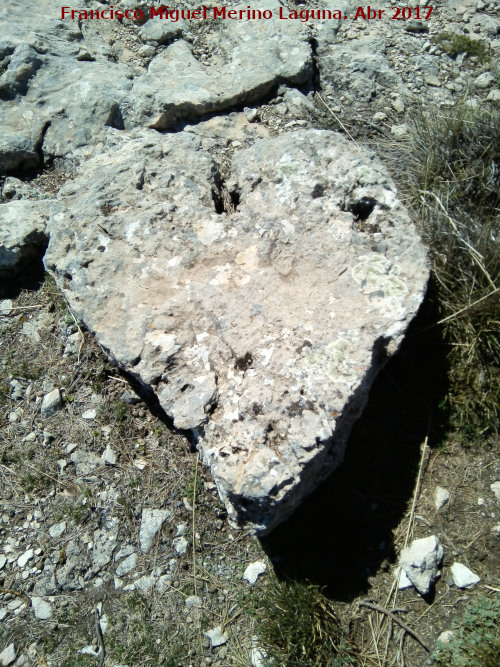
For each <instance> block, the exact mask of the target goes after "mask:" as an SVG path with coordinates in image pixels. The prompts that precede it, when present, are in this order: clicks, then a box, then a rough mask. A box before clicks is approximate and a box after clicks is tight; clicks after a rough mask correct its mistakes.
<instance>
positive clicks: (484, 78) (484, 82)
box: [474, 72, 495, 88]
mask: <svg viewBox="0 0 500 667" xmlns="http://www.w3.org/2000/svg"><path fill="white" fill-rule="evenodd" d="M494 81H495V77H494V76H493V74H492V73H491V72H483V73H482V74H480V75H479V76H478V77H477V78H476V79H475V80H474V85H475V86H476V88H489V87H490V86H491V84H492V83H494Z"/></svg>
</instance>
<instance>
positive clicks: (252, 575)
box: [243, 560, 267, 585]
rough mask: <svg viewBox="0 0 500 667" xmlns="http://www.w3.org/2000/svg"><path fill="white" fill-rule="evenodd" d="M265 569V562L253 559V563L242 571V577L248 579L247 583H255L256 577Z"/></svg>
mask: <svg viewBox="0 0 500 667" xmlns="http://www.w3.org/2000/svg"><path fill="white" fill-rule="evenodd" d="M266 569H267V566H266V564H265V563H263V562H262V561H258V560H257V561H255V562H254V563H250V565H249V566H248V567H247V568H246V570H245V572H244V573H243V579H245V581H248V583H249V584H252V585H253V584H255V582H256V581H257V578H258V577H259V575H261V574H263V573H264V572H265V571H266Z"/></svg>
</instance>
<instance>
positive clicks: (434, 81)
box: [424, 74, 441, 88]
mask: <svg viewBox="0 0 500 667" xmlns="http://www.w3.org/2000/svg"><path fill="white" fill-rule="evenodd" d="M424 81H425V83H426V84H427V85H428V86H432V87H434V88H440V86H441V81H440V80H439V79H438V78H437V76H434V75H433V74H425V75H424Z"/></svg>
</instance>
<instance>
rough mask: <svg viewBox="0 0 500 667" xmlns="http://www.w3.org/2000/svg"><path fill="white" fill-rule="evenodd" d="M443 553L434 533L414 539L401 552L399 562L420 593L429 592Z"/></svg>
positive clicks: (436, 575)
mask: <svg viewBox="0 0 500 667" xmlns="http://www.w3.org/2000/svg"><path fill="white" fill-rule="evenodd" d="M443 554H444V551H443V547H442V546H441V544H440V543H439V540H438V539H437V537H436V536H435V535H431V536H430V537H424V538H422V539H419V540H414V541H413V542H412V544H411V545H410V546H409V547H406V549H403V551H402V552H401V555H400V557H399V564H400V565H401V567H402V568H403V570H404V571H405V572H406V575H407V577H408V579H409V580H410V581H411V583H412V584H413V585H414V586H415V588H416V589H417V591H418V592H419V593H420V594H421V595H426V594H427V593H429V591H430V590H431V587H432V585H433V583H434V582H435V580H436V579H437V577H438V566H439V564H440V563H441V561H442V559H443Z"/></svg>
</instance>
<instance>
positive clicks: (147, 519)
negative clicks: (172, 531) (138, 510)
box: [139, 509, 172, 553]
mask: <svg viewBox="0 0 500 667" xmlns="http://www.w3.org/2000/svg"><path fill="white" fill-rule="evenodd" d="M171 515H172V513H171V512H170V510H154V509H153V510H150V509H146V510H142V519H141V527H140V530H139V544H140V545H141V551H142V552H143V553H146V552H147V551H149V550H150V549H151V547H152V546H153V541H154V539H155V537H156V535H157V533H158V531H159V530H160V529H161V527H162V526H163V523H164V521H165V520H166V519H168V518H169V517H170V516H171Z"/></svg>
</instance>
